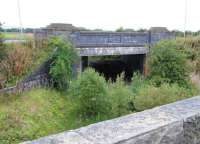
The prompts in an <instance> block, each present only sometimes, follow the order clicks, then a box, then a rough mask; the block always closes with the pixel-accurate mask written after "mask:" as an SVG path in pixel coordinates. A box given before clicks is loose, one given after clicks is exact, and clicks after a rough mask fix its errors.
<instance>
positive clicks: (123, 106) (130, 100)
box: [109, 73, 135, 117]
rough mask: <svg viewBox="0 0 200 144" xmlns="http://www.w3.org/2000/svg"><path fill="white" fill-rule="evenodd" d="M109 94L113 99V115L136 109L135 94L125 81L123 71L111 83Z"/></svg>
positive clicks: (127, 112) (117, 115)
mask: <svg viewBox="0 0 200 144" xmlns="http://www.w3.org/2000/svg"><path fill="white" fill-rule="evenodd" d="M109 90H110V91H109V96H110V99H111V112H112V115H113V117H119V116H122V115H125V114H129V113H131V112H133V111H134V110H135V107H134V94H133V93H132V91H131V89H130V88H129V87H128V85H126V84H125V82H124V75H123V73H122V74H121V75H120V76H119V77H118V78H117V80H116V82H115V83H111V84H109Z"/></svg>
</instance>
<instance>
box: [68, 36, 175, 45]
mask: <svg viewBox="0 0 200 144" xmlns="http://www.w3.org/2000/svg"><path fill="white" fill-rule="evenodd" d="M174 37H175V36H174V34H172V33H170V32H162V33H151V32H74V33H72V34H71V35H70V39H71V41H72V43H73V44H74V45H75V47H77V48H97V47H144V46H146V45H151V44H155V43H156V42H158V41H160V40H163V39H172V38H174Z"/></svg>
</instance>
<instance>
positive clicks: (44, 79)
mask: <svg viewBox="0 0 200 144" xmlns="http://www.w3.org/2000/svg"><path fill="white" fill-rule="evenodd" d="M48 85H49V79H48V76H47V75H46V74H43V75H37V76H35V77H34V79H32V80H30V81H26V82H21V83H18V84H17V85H16V86H13V87H9V88H4V89H0V94H11V93H20V92H23V91H28V90H31V89H32V88H38V87H44V86H48Z"/></svg>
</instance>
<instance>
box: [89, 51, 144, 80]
mask: <svg viewBox="0 0 200 144" xmlns="http://www.w3.org/2000/svg"><path fill="white" fill-rule="evenodd" d="M144 62H145V55H144V54H139V55H123V56H101V57H89V59H88V66H89V67H92V68H94V69H95V70H96V71H97V72H99V73H100V74H101V75H103V76H104V77H105V79H106V80H112V81H116V78H117V76H119V75H120V74H121V73H122V72H124V76H125V81H128V82H130V81H131V79H132V77H133V73H134V72H140V73H143V69H144V68H143V67H144Z"/></svg>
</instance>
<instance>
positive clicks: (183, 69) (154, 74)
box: [149, 41, 189, 86]
mask: <svg viewBox="0 0 200 144" xmlns="http://www.w3.org/2000/svg"><path fill="white" fill-rule="evenodd" d="M149 65H150V77H151V79H152V82H153V83H154V84H155V85H157V86H159V85H161V84H162V83H170V84H172V83H177V84H178V85H180V86H187V85H188V80H189V74H188V69H187V68H188V67H187V63H186V57H185V55H184V54H183V53H182V52H180V51H179V50H178V49H177V48H176V42H175V41H161V42H159V43H158V44H156V45H155V46H154V47H153V48H152V51H151V53H150V59H149Z"/></svg>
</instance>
